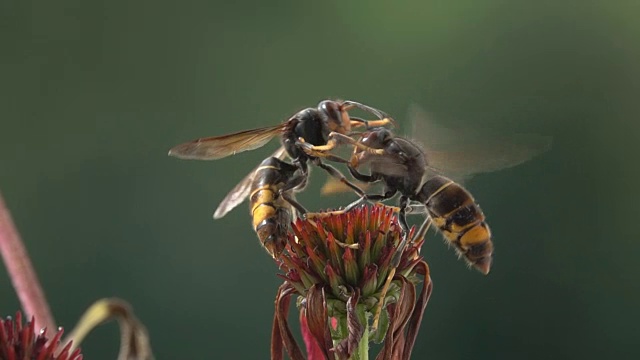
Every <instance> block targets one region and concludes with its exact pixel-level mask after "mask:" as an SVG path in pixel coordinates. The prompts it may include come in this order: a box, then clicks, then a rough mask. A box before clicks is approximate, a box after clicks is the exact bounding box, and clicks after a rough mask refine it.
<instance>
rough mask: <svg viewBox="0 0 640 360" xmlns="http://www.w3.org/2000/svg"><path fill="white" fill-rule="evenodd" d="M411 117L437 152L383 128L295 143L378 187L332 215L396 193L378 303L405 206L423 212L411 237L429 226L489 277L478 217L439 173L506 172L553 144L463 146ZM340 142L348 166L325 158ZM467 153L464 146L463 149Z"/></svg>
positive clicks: (422, 118) (469, 200)
mask: <svg viewBox="0 0 640 360" xmlns="http://www.w3.org/2000/svg"><path fill="white" fill-rule="evenodd" d="M412 113H413V118H414V134H420V133H422V134H428V135H429V136H430V137H431V138H432V139H434V141H433V144H435V145H436V146H434V147H431V148H429V149H428V150H425V148H424V147H423V146H420V145H418V144H417V143H415V142H413V141H411V140H409V139H406V138H403V137H400V136H397V135H395V134H393V133H392V132H391V131H390V130H388V129H385V128H376V129H370V130H368V131H365V132H363V133H362V134H361V135H360V137H359V138H358V139H354V138H352V137H350V136H346V135H345V134H338V133H331V134H329V138H330V140H329V144H330V146H327V147H325V148H323V149H321V150H320V151H318V150H314V149H313V147H311V146H304V144H301V146H302V147H303V148H304V149H305V151H307V152H309V153H310V154H313V155H314V156H317V157H322V156H323V155H326V157H327V158H328V159H330V160H333V161H338V162H342V163H346V164H347V165H348V169H349V172H350V173H351V175H352V176H353V177H354V178H355V179H357V180H359V181H361V182H363V183H365V184H366V183H376V182H380V183H382V184H383V185H384V190H383V192H382V193H381V194H371V193H365V192H364V191H362V190H361V189H359V188H358V187H357V186H355V187H354V188H352V189H353V190H354V191H355V192H356V193H357V194H358V195H360V199H358V200H356V201H355V202H353V203H351V204H349V205H347V206H346V207H345V208H344V209H343V210H339V211H338V212H345V211H349V210H350V209H352V208H353V207H355V206H358V205H359V204H361V203H362V202H364V201H383V200H386V199H389V198H392V197H393V196H394V195H396V194H397V193H399V194H400V198H399V209H398V222H399V224H400V226H401V228H402V231H403V237H402V240H401V243H400V244H399V245H398V248H397V250H396V253H395V254H394V256H393V258H392V260H391V267H392V269H393V270H392V271H391V272H390V274H389V276H388V277H387V281H386V283H385V285H384V287H383V290H382V295H381V298H383V297H384V296H385V294H386V291H387V289H388V287H389V284H390V282H391V280H392V278H393V276H394V274H395V268H396V267H397V266H398V265H399V262H400V257H401V254H402V252H403V251H404V248H405V247H406V245H407V242H408V241H409V239H408V234H409V226H408V224H407V219H406V213H407V211H408V210H410V209H411V205H410V203H411V202H415V203H418V204H419V205H420V206H422V207H424V210H425V212H426V214H427V216H426V218H425V221H424V222H423V224H422V226H421V227H420V229H419V230H418V231H417V232H416V234H415V235H414V238H413V239H419V238H422V237H423V236H424V235H425V234H426V232H427V231H428V229H429V227H430V226H431V224H434V225H435V226H436V227H437V228H438V230H439V231H440V232H441V233H442V234H443V235H444V238H445V239H446V240H447V242H448V243H449V244H451V245H453V246H454V248H455V249H456V251H457V252H458V254H459V255H460V256H461V257H463V258H465V259H466V261H467V263H468V264H469V265H470V266H472V267H474V268H476V269H477V270H479V271H480V272H481V273H483V274H485V275H486V274H488V273H489V271H490V268H491V263H492V254H493V242H492V238H491V231H490V229H489V226H488V225H487V223H486V222H485V216H484V213H483V212H482V210H481V209H480V206H479V205H478V204H477V202H476V201H475V199H474V198H473V196H472V195H471V194H470V193H469V192H468V191H467V190H466V189H465V188H464V187H463V186H462V185H460V184H459V183H457V182H455V181H453V180H451V179H449V178H447V177H445V176H442V175H439V173H441V172H450V173H451V174H455V175H456V176H458V177H460V178H461V179H463V178H465V177H469V176H470V175H471V174H474V173H480V172H487V171H494V170H498V169H503V168H507V167H511V166H515V165H517V164H520V163H522V162H524V161H526V160H528V159H529V158H531V157H533V156H534V155H537V154H539V153H541V152H543V151H546V150H548V149H549V148H550V145H551V141H550V138H549V137H544V136H537V135H523V136H518V137H515V136H514V137H512V138H513V139H512V140H511V141H507V140H505V141H501V142H500V143H499V144H500V146H494V144H493V143H490V142H484V143H483V142H481V143H478V142H473V141H468V139H465V136H464V134H462V133H458V132H452V131H448V130H447V129H444V128H440V127H438V126H436V125H435V124H433V123H430V122H428V121H427V119H428V118H427V117H426V115H425V114H424V113H423V112H422V110H420V109H419V108H417V107H413V108H412ZM421 127H422V128H421ZM425 128H426V129H425ZM456 141H458V142H463V144H464V145H463V146H457V147H458V149H457V150H456V151H452V150H451V149H449V151H442V150H441V149H438V147H440V148H442V147H443V146H442V144H443V143H447V142H450V143H455V142H456ZM341 143H342V144H350V145H351V146H353V154H352V156H351V158H350V159H349V160H348V161H347V160H344V159H342V158H339V157H337V156H335V155H330V154H323V152H327V151H330V150H331V149H330V147H331V146H336V145H338V144H341ZM427 144H429V142H427ZM465 147H467V148H466V149H464V148H465ZM454 148H455V146H454ZM365 165H367V166H368V167H369V173H368V174H365V173H362V172H361V171H359V168H360V167H362V166H365ZM329 188H334V189H335V187H329ZM310 215H311V214H310ZM314 215H316V214H314ZM413 239H412V241H413ZM381 304H382V301H380V303H379V306H378V308H377V310H376V314H375V316H374V323H373V327H374V328H377V323H378V319H379V314H380V311H381Z"/></svg>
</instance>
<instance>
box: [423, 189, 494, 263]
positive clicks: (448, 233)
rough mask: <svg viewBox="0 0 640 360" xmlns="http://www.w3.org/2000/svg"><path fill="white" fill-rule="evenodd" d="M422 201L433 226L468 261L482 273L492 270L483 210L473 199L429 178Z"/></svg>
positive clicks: (463, 191)
mask: <svg viewBox="0 0 640 360" xmlns="http://www.w3.org/2000/svg"><path fill="white" fill-rule="evenodd" d="M420 195H421V198H422V199H423V200H424V201H425V206H426V207H427V210H428V211H429V216H431V218H432V220H433V224H434V225H435V226H437V227H438V229H439V230H440V231H441V232H442V234H443V235H444V237H445V238H446V239H447V241H449V242H450V243H451V244H453V245H454V246H455V248H456V250H457V251H458V253H459V254H461V255H462V256H464V257H465V259H466V260H467V262H468V263H469V264H470V265H472V266H474V267H475V268H476V269H478V270H479V271H480V272H482V273H483V274H488V273H489V270H490V268H491V255H492V253H493V243H492V242H491V231H490V230H489V227H488V226H487V224H486V223H485V222H484V220H485V217H484V214H483V213H482V210H481V209H480V207H479V206H478V204H476V202H475V200H474V199H473V196H471V194H470V193H469V192H468V191H467V190H465V189H464V188H463V187H462V186H460V185H459V184H457V183H455V182H453V181H452V180H450V179H447V178H445V177H443V176H436V177H433V178H431V179H429V180H428V181H427V182H426V183H425V184H424V186H423V187H422V191H421V194H420Z"/></svg>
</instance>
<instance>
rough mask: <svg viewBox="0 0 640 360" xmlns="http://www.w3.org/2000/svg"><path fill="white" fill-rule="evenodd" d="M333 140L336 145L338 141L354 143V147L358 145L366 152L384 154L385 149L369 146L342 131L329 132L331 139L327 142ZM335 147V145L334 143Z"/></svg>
mask: <svg viewBox="0 0 640 360" xmlns="http://www.w3.org/2000/svg"><path fill="white" fill-rule="evenodd" d="M332 141H335V142H336V145H337V144H338V143H340V144H345V143H346V144H350V145H353V146H354V147H356V148H358V149H360V150H363V151H366V152H368V153H370V154H374V155H382V154H384V149H374V148H372V147H369V146H367V145H364V144H362V143H360V142H359V141H358V140H356V139H353V138H352V137H350V136H348V135H345V134H341V133H338V132H335V131H332V132H330V133H329V140H328V141H327V144H328V143H329V142H332ZM334 147H335V145H334ZM316 148H317V147H316Z"/></svg>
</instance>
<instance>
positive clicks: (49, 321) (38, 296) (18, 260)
mask: <svg viewBox="0 0 640 360" xmlns="http://www.w3.org/2000/svg"><path fill="white" fill-rule="evenodd" d="M0 254H2V258H3V260H4V263H5V265H6V267H7V272H8V273H9V277H10V278H11V282H12V283H13V287H14V289H15V290H16V293H17V294H18V298H19V299H20V303H21V304H22V309H23V310H24V312H25V313H26V314H27V317H28V318H29V317H32V316H33V317H35V321H36V324H35V325H36V326H35V328H36V329H41V328H43V327H46V328H47V329H49V330H50V331H54V332H55V331H56V328H55V322H54V321H53V316H52V315H51V310H50V309H49V304H48V303H47V300H46V298H45V297H44V292H43V291H42V286H40V281H38V277H37V276H36V272H35V271H34V269H33V265H32V264H31V260H30V259H29V254H27V250H26V249H25V247H24V244H23V243H22V240H21V239H20V235H18V231H17V230H16V227H15V225H14V224H13V220H12V219H11V214H10V213H9V209H7V207H6V206H5V204H4V200H3V198H2V194H0Z"/></svg>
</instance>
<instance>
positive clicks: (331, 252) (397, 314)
mask: <svg viewBox="0 0 640 360" xmlns="http://www.w3.org/2000/svg"><path fill="white" fill-rule="evenodd" d="M394 209H395V208H391V207H387V206H383V205H375V206H363V207H359V208H355V209H353V210H351V211H350V212H347V213H343V214H336V213H331V212H328V213H319V214H317V216H314V217H312V218H310V219H308V220H301V219H298V220H297V221H296V222H295V223H294V224H292V227H291V231H290V234H289V239H288V244H287V245H286V250H285V252H283V254H282V255H281V256H280V257H279V258H278V259H277V261H278V262H279V265H280V268H281V269H282V270H283V271H284V274H280V275H279V276H281V277H282V278H283V279H284V280H285V282H284V283H283V284H282V285H281V286H280V289H279V291H278V295H277V297H276V304H275V316H274V323H273V332H272V349H271V357H272V359H282V356H283V354H282V352H283V349H284V350H286V352H287V354H288V355H289V357H290V358H292V359H294V360H297V359H304V356H303V353H302V351H301V350H300V348H299V347H298V345H297V343H296V341H295V339H294V337H293V335H292V333H291V330H290V329H289V324H288V321H287V315H288V312H289V304H290V300H291V296H293V295H297V296H298V300H297V305H298V308H299V310H300V321H301V326H302V332H303V338H304V341H305V344H306V345H307V346H306V348H307V356H308V359H368V356H369V355H368V352H369V341H374V342H376V343H383V347H382V350H381V351H380V353H379V354H378V356H377V359H409V358H410V355H411V351H412V348H413V345H414V342H415V339H416V336H417V334H418V329H419V326H420V323H421V321H422V316H423V314H424V309H425V307H426V305H427V301H428V299H429V295H430V293H431V289H432V283H431V279H430V277H429V268H428V266H427V263H426V262H425V261H424V260H423V259H422V257H421V256H420V247H421V245H422V243H423V242H424V239H422V238H420V239H415V241H413V242H411V243H409V244H408V245H407V246H406V247H405V249H404V251H403V252H402V253H401V254H400V255H401V256H400V261H399V263H398V266H397V268H395V269H394V267H393V266H392V258H393V257H394V254H396V252H397V251H396V250H397V249H398V245H399V244H400V241H401V239H402V232H401V228H400V226H399V224H398V221H397V220H398V219H397V216H396V214H395V212H394ZM413 233H414V230H413V229H412V231H411V233H410V234H409V236H410V237H411V236H413ZM389 274H392V277H391V278H392V282H391V283H390V286H389V287H388V290H387V291H386V294H384V296H383V293H384V291H383V288H384V285H385V281H386V279H387V277H388V276H389ZM421 281H422V282H424V284H423V286H422V290H421V291H420V294H419V295H418V291H417V290H416V287H417V285H418V284H419V283H420V282H421ZM380 301H382V302H383V303H382V304H381V308H382V311H381V312H380V314H379V324H378V326H377V329H372V328H371V327H370V322H372V321H373V318H374V314H376V309H377V308H379V306H378V305H379V302H380Z"/></svg>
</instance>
